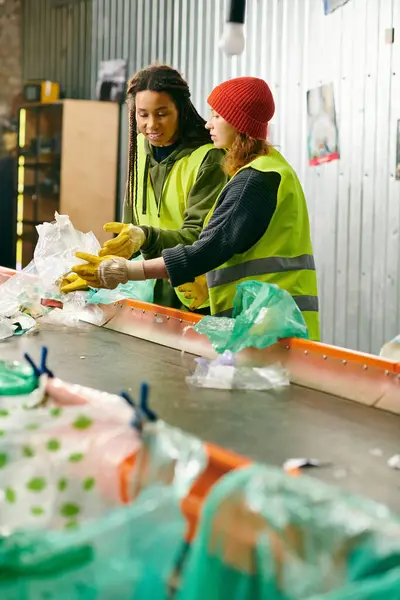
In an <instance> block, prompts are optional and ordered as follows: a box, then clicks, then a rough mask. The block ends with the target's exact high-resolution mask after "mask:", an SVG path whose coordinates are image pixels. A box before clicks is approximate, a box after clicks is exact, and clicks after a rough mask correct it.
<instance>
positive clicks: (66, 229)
mask: <svg viewBox="0 0 400 600" xmlns="http://www.w3.org/2000/svg"><path fill="white" fill-rule="evenodd" d="M36 229H37V232H38V234H39V239H38V242H37V244H36V248H35V252H34V255H33V257H34V261H35V266H36V269H37V272H38V275H39V277H40V280H41V282H42V285H43V286H44V287H45V288H51V287H52V286H53V285H54V284H55V282H56V281H57V279H59V278H60V277H61V276H62V275H65V274H66V273H69V272H70V270H71V267H73V266H74V265H76V264H78V263H81V262H83V261H81V260H79V259H77V258H76V256H75V254H76V253H77V252H87V253H89V254H96V255H97V254H98V252H99V250H100V248H101V246H100V244H99V242H98V241H97V239H96V237H95V235H94V234H93V233H92V232H91V231H90V232H89V233H82V232H81V231H77V230H76V229H75V228H74V226H73V225H72V223H71V221H70V218H69V217H68V216H67V215H59V214H58V213H57V212H56V214H55V222H54V223H43V224H42V225H38V226H37V227H36Z"/></svg>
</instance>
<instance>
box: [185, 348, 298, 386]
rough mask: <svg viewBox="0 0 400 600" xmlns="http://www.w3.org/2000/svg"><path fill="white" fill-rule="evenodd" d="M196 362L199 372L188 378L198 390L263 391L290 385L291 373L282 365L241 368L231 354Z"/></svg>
mask: <svg viewBox="0 0 400 600" xmlns="http://www.w3.org/2000/svg"><path fill="white" fill-rule="evenodd" d="M195 361H196V370H195V371H194V373H193V374H192V375H190V376H189V377H186V382H187V383H188V384H189V385H192V386H194V387H202V388H213V389H222V390H232V389H238V390H255V391H257V390H258V391H261V390H271V389H279V388H282V387H286V386H288V385H289V384H290V381H289V377H288V374H287V371H286V370H285V369H284V368H283V367H282V366H281V365H280V364H275V365H269V366H268V367H262V368H258V367H245V366H237V365H236V359H235V357H234V356H233V354H232V353H231V352H229V350H226V351H225V352H224V353H223V354H222V355H221V356H219V357H218V358H216V359H215V360H213V361H209V360H206V359H204V358H196V359H195Z"/></svg>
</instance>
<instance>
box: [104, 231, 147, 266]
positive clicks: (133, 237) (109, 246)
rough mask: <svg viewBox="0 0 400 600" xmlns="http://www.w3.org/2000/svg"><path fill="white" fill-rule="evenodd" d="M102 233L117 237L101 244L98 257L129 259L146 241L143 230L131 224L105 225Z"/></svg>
mask: <svg viewBox="0 0 400 600" xmlns="http://www.w3.org/2000/svg"><path fill="white" fill-rule="evenodd" d="M104 231H107V232H108V233H117V234H118V235H117V237H115V238H113V239H112V240H108V241H107V242H105V243H104V244H103V247H102V249H101V250H100V252H99V256H122V258H127V259H129V258H131V257H132V256H133V255H134V254H135V253H136V252H138V251H139V250H140V248H141V247H142V246H143V244H144V243H145V241H146V235H145V233H144V231H143V229H140V227H135V225H132V224H128V225H125V224H124V223H106V224H105V225H104Z"/></svg>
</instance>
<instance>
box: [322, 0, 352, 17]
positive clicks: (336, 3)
mask: <svg viewBox="0 0 400 600" xmlns="http://www.w3.org/2000/svg"><path fill="white" fill-rule="evenodd" d="M348 1H349V0H324V11H325V14H326V15H329V13H331V12H333V11H334V10H336V9H337V8H340V7H341V6H343V5H344V4H347V2H348Z"/></svg>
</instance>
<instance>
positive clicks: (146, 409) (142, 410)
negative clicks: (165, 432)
mask: <svg viewBox="0 0 400 600" xmlns="http://www.w3.org/2000/svg"><path fill="white" fill-rule="evenodd" d="M120 396H121V398H123V399H124V400H126V402H127V403H128V404H129V405H130V406H132V408H133V409H134V410H135V418H134V419H133V421H132V427H134V428H135V429H138V430H141V429H142V428H143V424H144V422H145V421H150V422H151V423H154V422H155V421H157V420H158V416H157V415H156V413H155V412H154V411H153V410H151V408H150V406H149V403H148V398H149V386H148V384H147V383H146V382H143V383H142V384H141V386H140V402H139V406H136V404H135V401H134V400H133V398H132V397H131V396H130V394H128V392H125V391H123V392H121V394H120Z"/></svg>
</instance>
